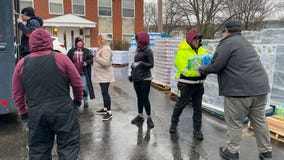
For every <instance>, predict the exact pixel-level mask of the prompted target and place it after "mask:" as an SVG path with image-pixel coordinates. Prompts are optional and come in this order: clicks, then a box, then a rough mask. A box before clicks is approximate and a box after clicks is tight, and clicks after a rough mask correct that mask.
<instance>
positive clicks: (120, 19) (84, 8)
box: [20, 0, 144, 49]
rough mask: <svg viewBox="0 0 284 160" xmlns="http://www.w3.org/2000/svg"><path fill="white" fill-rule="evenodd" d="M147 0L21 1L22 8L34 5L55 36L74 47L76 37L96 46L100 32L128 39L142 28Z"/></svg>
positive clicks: (114, 38) (87, 45) (36, 12)
mask: <svg viewBox="0 0 284 160" xmlns="http://www.w3.org/2000/svg"><path fill="white" fill-rule="evenodd" d="M143 4H144V0H20V9H22V8H24V7H27V6H32V7H33V8H34V9H35V14H36V15H37V16H40V17H42V18H43V19H44V26H45V28H46V29H47V30H49V31H50V33H51V34H52V35H53V36H56V37H58V38H59V40H60V41H62V42H64V43H65V46H66V47H67V49H69V48H71V46H72V41H73V39H74V37H77V36H81V37H83V38H84V39H85V43H86V44H85V45H86V47H95V46H96V37H97V35H98V33H106V34H109V35H110V36H111V37H112V38H113V40H127V41H130V37H131V36H133V34H134V33H136V32H139V31H143V28H144V27H143V15H144V13H143Z"/></svg>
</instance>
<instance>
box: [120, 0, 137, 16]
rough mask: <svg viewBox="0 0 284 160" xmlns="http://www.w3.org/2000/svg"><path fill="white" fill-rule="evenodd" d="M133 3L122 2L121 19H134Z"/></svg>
mask: <svg viewBox="0 0 284 160" xmlns="http://www.w3.org/2000/svg"><path fill="white" fill-rule="evenodd" d="M134 3H135V1H133V0H123V1H122V16H123V17H134Z"/></svg>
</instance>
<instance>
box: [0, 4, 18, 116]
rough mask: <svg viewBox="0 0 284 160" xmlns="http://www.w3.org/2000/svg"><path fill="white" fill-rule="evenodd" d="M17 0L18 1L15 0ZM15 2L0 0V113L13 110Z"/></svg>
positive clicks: (15, 57)
mask: <svg viewBox="0 0 284 160" xmlns="http://www.w3.org/2000/svg"><path fill="white" fill-rule="evenodd" d="M17 2H18V1H17ZM17 4H18V3H17ZM14 5H15V2H14V3H13V1H11V0H1V1H0V6H1V7H0V8H1V9H0V15H1V25H0V114H6V113H9V112H11V111H14V110H15V104H14V102H13V99H12V76H13V71H14V67H15V63H16V62H15V60H16V59H17V56H15V55H17V54H16V52H15V48H17V47H16V46H17V45H16V42H14V40H16V38H15V37H16V36H15V34H14V32H15V30H16V28H15V24H16V23H15V21H13V20H15V18H14V17H16V16H15V15H14V13H16V11H15V10H14V7H15V6H14Z"/></svg>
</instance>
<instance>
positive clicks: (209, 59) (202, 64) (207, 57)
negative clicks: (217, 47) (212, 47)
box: [201, 56, 212, 66]
mask: <svg viewBox="0 0 284 160" xmlns="http://www.w3.org/2000/svg"><path fill="white" fill-rule="evenodd" d="M211 59H212V58H211V56H204V57H203V58H202V62H201V66H206V65H207V64H209V63H210V62H211Z"/></svg>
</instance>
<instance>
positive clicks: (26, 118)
mask: <svg viewBox="0 0 284 160" xmlns="http://www.w3.org/2000/svg"><path fill="white" fill-rule="evenodd" d="M20 116H21V120H22V121H23V122H25V123H28V118H29V117H28V112H26V113H24V114H22V115H20Z"/></svg>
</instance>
